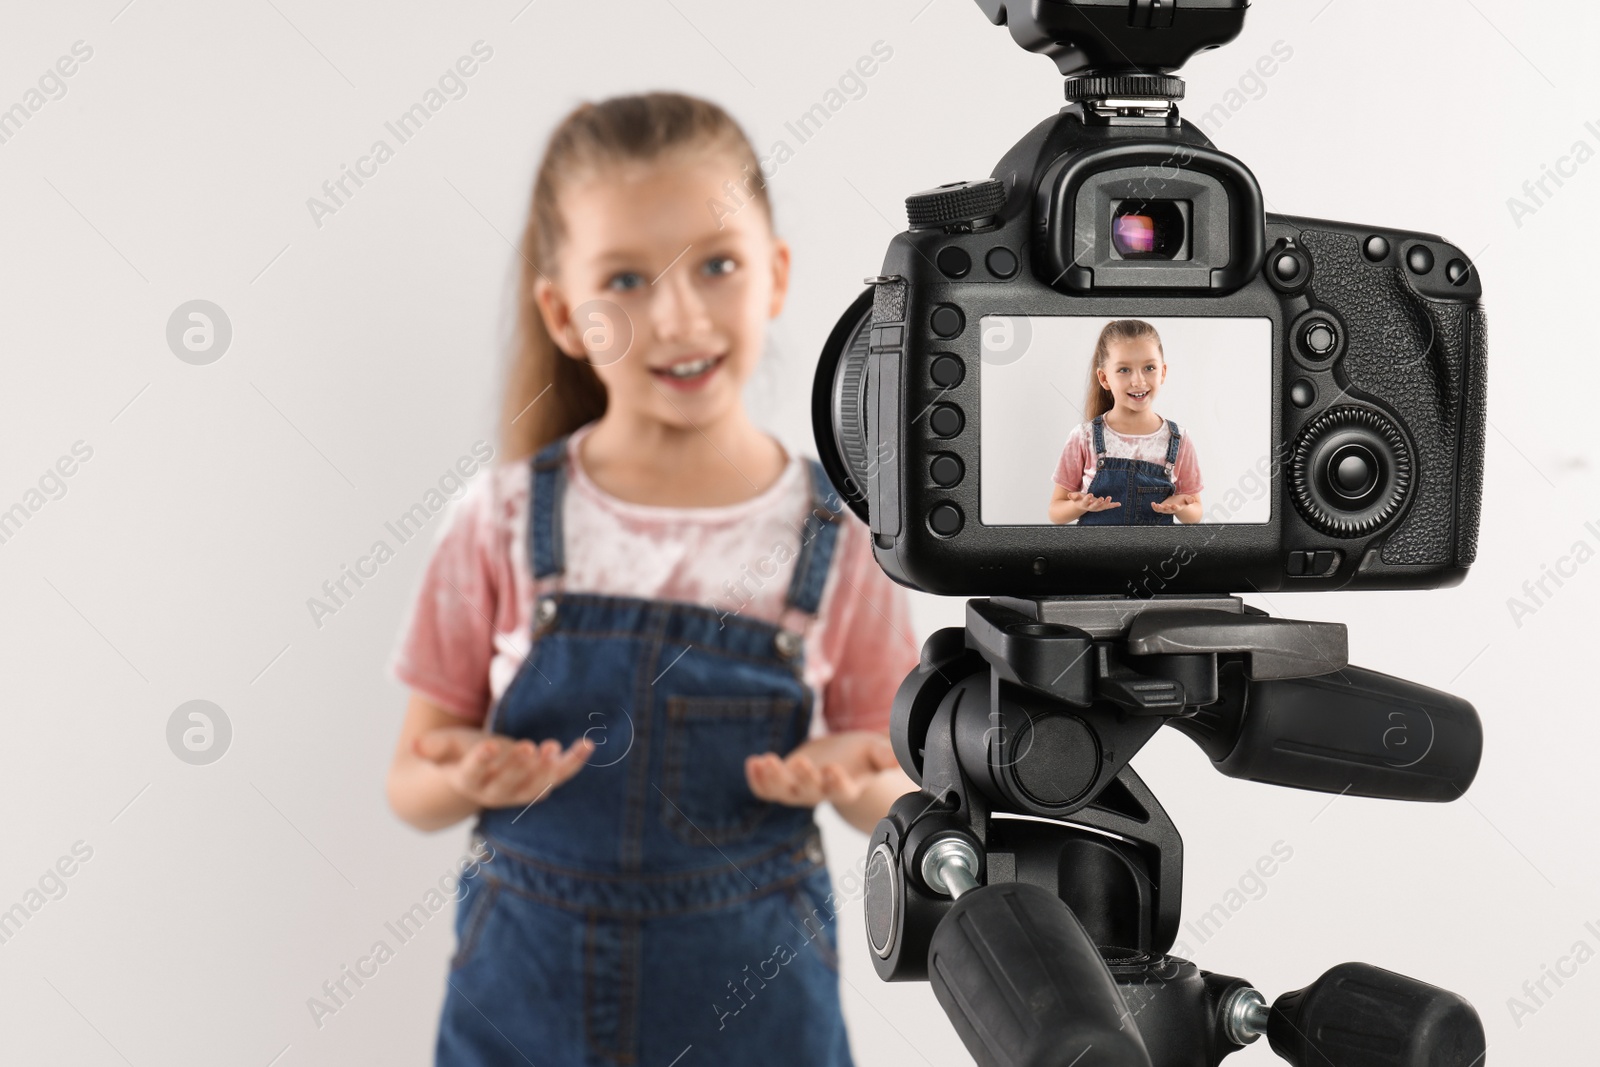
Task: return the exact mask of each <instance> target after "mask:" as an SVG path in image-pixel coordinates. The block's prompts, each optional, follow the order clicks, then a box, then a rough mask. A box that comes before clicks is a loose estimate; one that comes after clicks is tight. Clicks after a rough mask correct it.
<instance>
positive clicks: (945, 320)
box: [930, 304, 967, 337]
mask: <svg viewBox="0 0 1600 1067" xmlns="http://www.w3.org/2000/svg"><path fill="white" fill-rule="evenodd" d="M930 323H931V325H932V326H933V332H934V333H936V334H938V335H939V336H940V337H954V336H956V334H958V333H960V332H961V331H962V329H963V328H964V327H965V326H966V324H967V320H966V317H965V316H963V315H962V314H961V309H960V308H958V307H955V306H953V305H951V304H940V305H939V306H938V307H936V308H934V309H933V316H932V318H931V320H930Z"/></svg>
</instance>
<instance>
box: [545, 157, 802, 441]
mask: <svg viewBox="0 0 1600 1067" xmlns="http://www.w3.org/2000/svg"><path fill="white" fill-rule="evenodd" d="M730 178H733V179H735V183H736V185H737V184H738V183H739V182H740V181H741V180H742V178H743V175H741V174H740V170H739V164H737V163H735V162H733V161H732V158H731V156H730V155H729V154H728V153H722V152H717V153H710V154H702V155H698V156H690V155H682V154H680V155H675V156H669V157H667V158H665V159H662V160H660V161H658V162H656V163H653V164H649V165H629V166H624V167H616V168H612V169H611V170H609V171H606V172H604V173H601V174H598V175H595V176H593V177H592V178H590V179H588V180H587V181H583V182H579V183H574V184H573V185H571V186H569V187H568V188H567V189H566V190H565V191H564V192H563V193H562V195H561V203H560V208H561V213H562V218H563V220H564V221H565V223H566V239H565V241H564V242H563V243H562V246H561V249H560V251H559V253H558V256H557V269H556V274H555V275H554V276H553V277H552V278H550V279H542V280H541V281H539V282H538V283H536V285H535V290H534V295H535V299H536V300H537V301H538V303H539V310H540V312H541V314H542V315H543V317H544V321H545V325H546V327H547V328H548V329H549V331H550V334H551V336H552V337H553V338H554V339H555V341H556V343H557V344H558V345H560V346H561V349H562V351H564V352H565V353H566V354H567V355H568V356H571V357H573V358H575V359H587V360H588V361H589V362H590V363H591V364H593V365H594V369H595V373H596V374H598V375H599V376H600V380H601V382H602V383H603V384H604V385H605V387H606V406H607V411H608V412H617V413H619V414H626V415H629V416H632V417H643V418H646V419H652V420H656V421H659V422H662V423H665V424H667V425H669V426H673V427H676V428H681V429H689V428H691V427H694V428H703V427H705V426H707V425H709V424H710V423H713V422H715V421H716V420H717V419H719V418H721V417H722V416H724V415H726V414H728V413H729V412H730V411H734V410H737V409H738V406H739V405H740V404H741V403H742V398H741V390H742V388H743V386H744V384H745V382H746V381H747V380H748V379H749V377H750V375H751V373H752V372H753V371H754V370H755V366H756V363H757V361H758V360H759V359H760V358H761V351H762V346H763V340H764V338H765V335H766V324H767V321H768V320H769V319H771V318H773V317H774V316H776V315H777V314H778V312H779V311H781V310H782V309H783V299H784V295H785V293H786V292H787V291H788V284H789V246H788V245H787V244H786V243H785V242H784V241H783V240H781V239H780V238H778V237H776V236H775V235H774V234H773V232H772V227H771V224H770V223H769V222H768V220H767V216H766V214H765V212H763V210H762V209H761V206H760V205H759V204H758V203H756V202H754V201H752V200H750V199H749V198H748V197H743V194H742V192H741V193H740V196H741V198H743V199H744V201H745V206H744V207H742V208H740V209H737V210H732V213H731V214H730V213H729V211H730V209H732V205H733V204H734V203H735V201H734V199H733V198H732V197H730V196H729V194H728V191H727V189H725V188H724V186H725V184H726V183H727V182H728V180H729V179H730ZM718 205H721V206H720V208H719V207H718ZM714 209H715V210H714Z"/></svg>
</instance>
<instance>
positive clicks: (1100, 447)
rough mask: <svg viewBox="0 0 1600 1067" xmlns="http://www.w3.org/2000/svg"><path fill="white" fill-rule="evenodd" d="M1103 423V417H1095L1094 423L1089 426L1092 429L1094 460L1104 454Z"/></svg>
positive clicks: (1104, 436) (1104, 433)
mask: <svg viewBox="0 0 1600 1067" xmlns="http://www.w3.org/2000/svg"><path fill="white" fill-rule="evenodd" d="M1105 421H1106V417H1105V416H1104V415H1096V416H1095V417H1094V421H1093V422H1091V423H1090V424H1089V425H1090V426H1092V427H1094V454H1095V458H1096V459H1099V458H1100V457H1102V456H1104V455H1105V454H1106V432H1105Z"/></svg>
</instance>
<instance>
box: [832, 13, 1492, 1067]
mask: <svg viewBox="0 0 1600 1067" xmlns="http://www.w3.org/2000/svg"><path fill="white" fill-rule="evenodd" d="M977 2H978V4H979V6H980V7H981V8H982V9H983V11H984V12H985V14H987V15H988V17H989V18H990V20H991V21H992V22H994V23H995V24H997V25H1004V26H1007V27H1008V28H1009V29H1010V31H1011V35H1012V37H1013V38H1014V39H1015V40H1016V42H1017V43H1018V44H1020V45H1021V46H1022V47H1024V48H1025V49H1027V50H1029V51H1033V52H1040V53H1043V54H1045V55H1048V56H1050V57H1051V58H1053V59H1054V60H1055V62H1056V64H1057V66H1058V67H1059V69H1060V71H1061V73H1062V74H1063V75H1064V76H1065V78H1066V96H1067V101H1068V103H1067V106H1066V107H1064V108H1063V109H1062V110H1061V111H1060V112H1059V113H1058V114H1056V115H1055V116H1053V117H1051V118H1049V119H1047V120H1046V121H1044V122H1042V123H1040V124H1039V125H1038V126H1036V127H1035V128H1034V129H1033V130H1032V131H1031V132H1029V133H1028V134H1027V136H1025V137H1024V138H1023V139H1022V140H1021V141H1020V142H1018V143H1017V145H1016V146H1015V147H1014V148H1012V149H1011V151H1010V152H1008V153H1007V154H1006V155H1005V157H1004V158H1003V159H1001V161H1000V163H999V164H998V165H997V166H996V167H995V169H994V171H993V173H992V175H991V176H990V177H989V178H987V179H984V180H981V181H966V182H955V183H952V184H949V185H943V186H940V187H938V188H936V189H930V190H928V191H926V192H922V193H918V194H916V195H914V196H911V197H909V198H908V199H907V201H906V213H907V216H908V223H909V225H908V228H907V230H906V231H905V232H904V233H902V234H900V235H899V236H897V237H895V238H894V240H893V242H891V244H890V246H889V251H888V254H887V255H886V256H885V257H884V261H883V267H882V268H881V270H880V272H879V273H878V274H877V275H876V276H874V277H872V278H869V279H867V281H868V284H869V288H868V289H867V291H866V292H864V293H862V295H861V296H860V297H858V298H857V299H856V301H855V302H854V303H853V304H852V305H851V307H850V308H849V310H848V311H846V313H845V315H844V317H843V318H842V319H841V320H840V321H839V323H838V325H837V326H836V327H835V328H834V329H833V331H832V333H831V335H830V336H829V339H828V342H827V346H826V348H825V350H824V352H823V355H822V359H821V361H820V364H819V366H818V370H817V378H816V383H815V388H814V390H813V399H812V417H813V422H814V427H815V431H816V437H817V447H818V451H819V454H820V456H821V458H822V461H823V463H824V465H825V466H826V468H827V470H828V474H829V476H830V478H831V479H832V481H833V483H834V486H835V487H836V488H837V489H838V490H839V492H840V495H841V496H842V497H844V499H845V501H846V502H847V503H848V504H849V506H850V507H851V508H852V509H854V511H855V512H856V513H857V514H858V515H859V516H860V517H861V518H862V519H863V520H865V521H866V522H867V523H868V524H869V525H870V526H871V530H872V537H873V545H874V552H875V555H876V558H877V561H878V564H879V565H880V566H881V567H882V568H883V569H884V570H885V571H886V572H887V573H888V574H889V575H890V576H891V577H892V578H894V579H895V580H896V581H899V582H901V583H902V584H905V585H908V586H912V587H915V588H920V589H923V590H926V591H929V592H932V593H939V594H946V595H964V596H973V597H975V599H971V600H969V601H968V602H967V605H966V617H965V625H964V626H962V627H948V628H945V629H942V630H938V631H936V632H935V633H933V634H932V635H931V636H930V637H929V638H928V639H927V641H926V642H925V643H924V645H923V648H922V656H921V659H920V662H919V663H918V665H917V667H916V668H915V669H913V671H912V672H911V673H910V675H908V676H907V678H906V679H905V681H904V682H903V683H902V684H901V686H900V689H899V690H898V692H897V693H896V695H895V700H894V708H893V713H892V718H891V723H890V739H891V741H892V743H893V745H894V750H895V755H896V757H897V759H898V760H899V763H900V765H901V767H902V768H903V769H904V770H905V772H906V774H907V775H909V776H910V778H911V779H912V780H913V781H914V782H915V783H916V784H917V786H918V789H917V791H916V792H913V793H908V794H906V795H905V796H903V797H900V798H899V799H898V800H896V801H895V803H894V805H893V806H892V807H891V809H890V811H889V813H888V815H887V816H886V817H885V818H884V819H882V820H880V821H879V823H878V825H877V827H876V828H875V830H874V832H873V834H872V836H871V839H870V840H869V841H868V846H867V850H868V851H867V866H866V890H865V897H864V906H863V909H862V910H863V912H864V918H865V924H866V935H867V943H868V946H869V948H870V950H871V952H872V961H873V966H874V968H875V969H876V971H877V973H878V976H879V977H880V978H882V979H883V980H885V981H926V982H928V983H929V984H930V985H931V986H932V989H933V992H934V995H935V996H936V997H937V999H938V1001H939V1004H940V1005H941V1007H943V1009H944V1011H945V1013H946V1015H947V1016H948V1017H949V1018H950V1020H951V1023H952V1025H953V1026H954V1027H955V1029H956V1032H957V1033H958V1034H959V1035H960V1037H961V1039H962V1042H963V1043H964V1044H965V1046H966V1047H967V1049H968V1051H969V1052H971V1053H972V1055H973V1058H974V1060H975V1061H976V1062H977V1063H978V1064H979V1065H980V1067H1217V1065H1218V1064H1219V1063H1220V1062H1221V1061H1222V1060H1223V1059H1225V1058H1226V1057H1227V1056H1229V1055H1231V1054H1232V1053H1234V1052H1237V1051H1238V1050H1239V1049H1241V1048H1243V1047H1245V1046H1246V1045H1249V1044H1251V1043H1252V1042H1254V1041H1256V1040H1258V1039H1260V1038H1261V1037H1263V1036H1264V1037H1266V1038H1267V1040H1268V1042H1269V1044H1270V1045H1271V1047H1272V1050H1273V1051H1274V1052H1276V1053H1277V1054H1278V1055H1279V1056H1280V1057H1281V1058H1282V1059H1284V1060H1286V1061H1288V1062H1289V1063H1291V1064H1293V1065H1294V1067H1374V1065H1375V1064H1379V1063H1382V1064H1384V1065H1386V1067H1483V1064H1484V1062H1485V1056H1486V1051H1487V1043H1486V1041H1485V1035H1484V1031H1483V1025H1482V1020H1481V1019H1480V1018H1479V1017H1478V1015H1477V1012H1476V1010H1475V1009H1474V1008H1473V1007H1472V1005H1471V1004H1470V1003H1468V1002H1467V1001H1466V1000H1465V999H1464V998H1463V997H1461V996H1459V995H1458V994H1455V993H1452V992H1450V991H1449V990H1446V989H1443V988H1440V987H1437V986H1434V985H1431V984H1429V983H1427V982H1426V981H1423V980H1420V979H1417V978H1411V977H1407V976H1404V975H1400V974H1396V973H1394V972H1392V971H1388V970H1385V969H1383V968H1380V967H1376V966H1374V965H1371V964H1367V963H1360V962H1346V963H1341V964H1338V965H1336V966H1334V967H1333V968H1331V969H1329V970H1327V971H1326V972H1325V973H1324V974H1323V975H1322V976H1321V977H1320V978H1318V979H1316V980H1315V981H1313V982H1312V983H1311V984H1309V985H1307V986H1305V987H1303V988H1301V989H1296V990H1290V991H1288V992H1284V993H1282V994H1280V995H1279V996H1278V997H1277V999H1276V1000H1275V1001H1273V1002H1272V1003H1271V1004H1270V1006H1269V1004H1268V1002H1267V1000H1266V997H1265V996H1264V995H1263V994H1262V993H1261V992H1260V991H1258V990H1257V989H1255V988H1254V987H1253V986H1251V985H1250V983H1249V982H1247V981H1246V980H1245V979H1243V978H1239V977H1234V976H1231V975H1227V974H1221V973H1217V972H1214V971H1210V970H1205V969H1202V968H1201V967H1200V966H1199V965H1198V964H1196V963H1195V962H1193V961H1190V960H1188V959H1185V958H1183V957H1184V956H1186V955H1187V954H1188V951H1189V950H1188V949H1187V947H1186V946H1184V945H1182V944H1181V942H1179V940H1178V935H1179V931H1180V917H1181V902H1182V899H1183V848H1184V846H1183V841H1182V837H1181V835H1180V834H1179V832H1178V829H1177V827H1176V825H1175V824H1174V822H1173V821H1172V819H1171V818H1169V817H1168V815H1167V814H1166V812H1165V811H1164V810H1163V808H1162V806H1161V804H1160V802H1159V801H1158V800H1157V798H1156V797H1155V795H1154V793H1153V792H1152V791H1151V790H1150V788H1149V787H1148V786H1146V785H1145V783H1144V782H1143V781H1142V779H1141V778H1140V777H1139V775H1138V774H1137V773H1136V772H1135V770H1134V768H1133V767H1132V765H1131V763H1130V760H1131V759H1132V758H1133V757H1134V756H1135V755H1136V754H1137V753H1138V752H1139V750H1140V749H1141V748H1142V747H1143V745H1144V744H1145V743H1146V742H1148V741H1149V740H1150V738H1151V737H1152V736H1153V735H1154V734H1155V733H1156V732H1157V731H1158V730H1159V729H1160V728H1161V727H1162V726H1168V725H1170V726H1171V727H1172V728H1173V729H1175V730H1177V731H1178V732H1180V733H1182V734H1184V735H1185V736H1187V737H1189V738H1190V739H1191V740H1192V741H1194V742H1195V744H1196V745H1197V746H1198V747H1199V748H1200V750H1201V751H1202V752H1203V753H1204V754H1205V756H1206V757H1207V758H1209V759H1210V760H1211V763H1212V765H1213V767H1214V768H1215V769H1216V770H1217V771H1218V772H1220V773H1222V774H1224V775H1228V776H1230V777H1234V778H1242V779H1246V780H1249V781H1254V782H1260V783H1264V784H1270V785H1277V786H1283V787H1289V788H1295V789H1304V790H1313V791H1318V792H1323V793H1328V794H1332V795H1333V796H1335V797H1340V796H1356V797H1369V798H1382V799H1387V800H1397V801H1413V802H1436V803H1437V802H1449V801H1453V800H1455V799H1457V798H1459V797H1460V796H1461V795H1462V794H1463V793H1465V791H1466V790H1467V789H1468V788H1470V786H1471V785H1472V782H1473V780H1474V778H1475V776H1476V774H1477V771H1478V766H1479V762H1480V759H1481V756H1482V750H1483V730H1482V724H1481V722H1480V720H1479V718H1478V715H1477V712H1476V710H1475V709H1474V708H1473V707H1472V705H1471V704H1470V703H1468V702H1467V701H1466V700H1463V699H1461V698H1459V697H1456V696H1453V695H1451V694H1448V693H1443V692H1440V691H1438V690H1434V689H1430V688H1428V687H1427V686H1424V685H1421V684H1418V683H1415V682H1411V681H1408V680H1406V679H1402V678H1396V677H1392V676H1389V675H1386V674H1382V673H1379V672H1377V671H1373V670H1368V669H1365V668H1362V667H1359V666H1355V665H1353V664H1351V663H1349V661H1348V651H1349V648H1348V638H1347V632H1346V629H1345V627H1344V626H1343V625H1341V624H1337V623H1328V622H1315V621H1304V620H1295V619H1283V618H1274V617H1271V616H1269V615H1268V614H1267V613H1266V612H1264V611H1260V610H1258V609H1256V608H1254V607H1252V606H1249V605H1246V604H1244V603H1243V601H1242V600H1241V599H1240V598H1239V597H1238V596H1234V595H1231V594H1233V593H1235V592H1237V591H1241V590H1255V591H1272V590H1279V589H1304V590H1313V589H1342V588H1366V589H1398V588H1431V587H1438V586H1445V585H1451V584H1454V583H1456V582H1459V581H1461V580H1462V579H1463V578H1464V577H1465V574H1466V571H1467V568H1468V567H1469V566H1470V565H1471V563H1472V560H1473V556H1474V552H1475V548H1476V543H1477V536H1478V517H1479V508H1480V495H1481V490H1482V480H1483V445H1484V427H1485V415H1484V385H1485V383H1484V373H1485V361H1486V349H1485V334H1484V317H1483V311H1482V308H1481V307H1480V306H1479V297H1480V287H1479V284H1478V277H1477V273H1476V272H1475V271H1474V270H1473V268H1472V265H1471V263H1470V262H1469V261H1468V259H1467V257H1466V256H1464V255H1463V254H1462V253H1461V251H1460V249H1458V248H1456V247H1455V246H1454V245H1451V244H1449V243H1448V242H1446V241H1444V240H1442V239H1441V238H1438V237H1434V236H1432V235H1430V234H1424V233H1416V232H1413V231H1409V230H1399V229H1394V228H1390V227H1384V226H1371V225H1362V224H1352V223H1343V222H1328V221H1324V220H1319V219H1311V218H1301V217H1297V216H1289V215H1278V214H1268V213H1266V212H1265V210H1264V201H1263V197H1262V194H1261V189H1260V187H1259V186H1258V185H1257V183H1256V179H1255V177H1254V176H1253V175H1252V174H1251V173H1250V170H1249V169H1248V168H1247V167H1246V166H1245V165H1244V164H1243V163H1241V162H1240V161H1239V160H1237V159H1235V158H1234V157H1232V156H1230V155H1228V154H1226V153H1225V152H1222V151H1220V150H1219V149H1217V148H1216V147H1215V146H1214V145H1212V144H1211V142H1210V141H1209V140H1208V139H1207V138H1206V137H1205V135H1204V134H1203V133H1202V132H1201V130H1200V129H1198V128H1196V126H1195V125H1193V124H1192V123H1190V122H1186V121H1183V120H1182V119H1181V118H1180V117H1179V114H1178V102H1179V101H1180V100H1181V98H1182V97H1183V94H1184V86H1183V82H1182V80H1181V79H1180V78H1178V77H1177V76H1175V74H1174V73H1173V72H1174V71H1176V70H1177V69H1178V68H1180V67H1181V66H1182V65H1183V64H1184V63H1185V62H1187V61H1188V60H1189V59H1190V58H1191V57H1192V56H1193V55H1194V54H1195V53H1197V52H1199V51H1202V50H1204V49H1208V48H1215V47H1217V46H1219V45H1221V44H1224V43H1226V42H1228V41H1231V40H1233V39H1234V38H1235V37H1237V36H1238V34H1239V32H1240V30H1241V29H1242V28H1243V23H1244V18H1245V14H1246V9H1247V7H1248V4H1247V2H1246V0H977ZM1297 136H1301V137H1304V136H1305V135H1304V134H1297Z"/></svg>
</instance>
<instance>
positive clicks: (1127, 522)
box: [1078, 415, 1182, 526]
mask: <svg viewBox="0 0 1600 1067" xmlns="http://www.w3.org/2000/svg"><path fill="white" fill-rule="evenodd" d="M1090 425H1092V426H1093V427H1094V481H1092V482H1090V483H1089V490H1088V491H1089V492H1090V493H1091V494H1092V495H1094V496H1108V497H1110V498H1111V499H1113V500H1115V501H1118V502H1119V503H1121V505H1122V506H1121V507H1120V508H1106V509H1105V510H1104V511H1086V512H1084V513H1083V515H1081V516H1080V517H1079V518H1078V525H1079V526H1170V525H1171V524H1172V523H1174V522H1176V521H1177V520H1176V519H1174V518H1173V517H1172V516H1171V515H1163V514H1162V513H1161V512H1159V511H1157V510H1155V509H1154V508H1152V507H1151V506H1150V505H1151V504H1158V503H1160V502H1161V501H1163V500H1165V499H1167V497H1169V496H1171V495H1172V494H1173V493H1174V492H1175V491H1176V489H1175V480H1174V477H1173V470H1174V468H1175V467H1176V466H1177V463H1178V445H1179V443H1180V442H1181V441H1182V437H1181V436H1180V435H1179V433H1178V424H1177V423H1175V422H1173V421H1172V420H1171V419H1168V420H1167V431H1168V433H1169V434H1170V435H1171V436H1170V437H1169V439H1168V441H1167V460H1166V463H1164V464H1162V463H1151V462H1149V461H1148V460H1142V459H1121V458H1118V457H1114V456H1108V455H1106V435H1105V416H1103V415H1096V416H1095V418H1094V422H1093V423H1091V424H1090Z"/></svg>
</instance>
